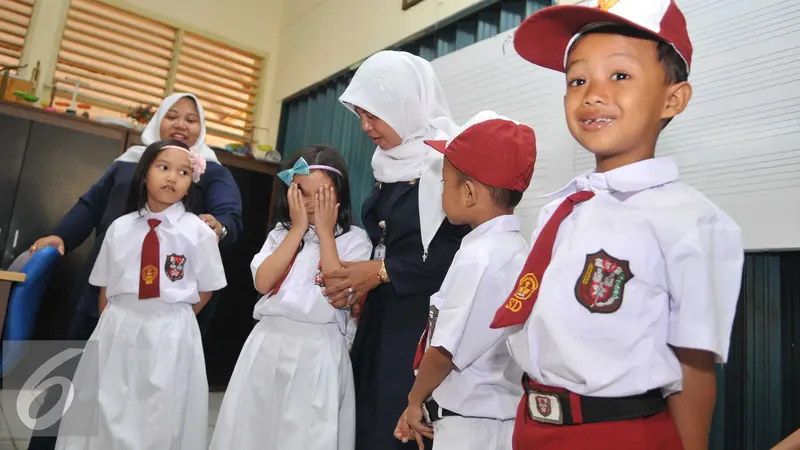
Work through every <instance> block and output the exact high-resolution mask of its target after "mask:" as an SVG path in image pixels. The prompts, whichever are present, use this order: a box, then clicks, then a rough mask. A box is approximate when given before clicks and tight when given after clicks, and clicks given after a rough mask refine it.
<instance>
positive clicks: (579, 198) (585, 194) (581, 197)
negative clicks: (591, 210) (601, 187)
mask: <svg viewBox="0 0 800 450" xmlns="http://www.w3.org/2000/svg"><path fill="white" fill-rule="evenodd" d="M592 197H594V192H592V191H578V192H576V193H574V194H572V195H570V196H569V197H568V198H569V200H570V201H571V202H572V203H574V204H578V203H581V202H585V201H586V200H589V199H590V198H592Z"/></svg>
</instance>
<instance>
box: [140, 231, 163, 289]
mask: <svg viewBox="0 0 800 450" xmlns="http://www.w3.org/2000/svg"><path fill="white" fill-rule="evenodd" d="M160 223H161V221H160V220H158V219H148V220H147V224H148V225H150V231H148V232H147V235H146V236H145V237H144V243H142V266H141V268H142V270H141V272H140V275H141V276H140V277H139V298H140V299H146V298H158V297H160V296H161V289H160V288H159V286H160V283H159V280H160V279H161V277H160V276H159V275H160V274H159V271H158V267H159V265H160V262H159V253H160V251H159V246H158V235H157V234H156V227H157V226H158V225H159V224H160Z"/></svg>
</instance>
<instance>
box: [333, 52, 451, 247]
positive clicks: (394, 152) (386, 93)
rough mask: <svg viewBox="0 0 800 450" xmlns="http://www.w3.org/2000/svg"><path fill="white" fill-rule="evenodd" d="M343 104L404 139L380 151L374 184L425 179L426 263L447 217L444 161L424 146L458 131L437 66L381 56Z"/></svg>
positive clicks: (368, 64)
mask: <svg viewBox="0 0 800 450" xmlns="http://www.w3.org/2000/svg"><path fill="white" fill-rule="evenodd" d="M339 101H340V102H342V104H344V106H346V107H347V108H348V109H349V110H350V111H352V112H353V113H354V114H356V115H358V114H357V113H356V111H355V107H356V106H358V107H359V108H361V109H364V110H365V111H368V112H370V113H371V114H373V115H374V116H376V117H378V118H380V119H381V120H383V121H384V122H386V123H387V124H388V125H389V126H390V127H392V128H393V129H394V131H395V132H396V133H397V134H398V135H400V138H401V139H402V140H403V142H402V144H400V145H398V146H397V147H394V148H392V149H389V150H382V149H381V148H380V147H378V148H376V149H375V153H374V154H373V156H372V171H373V173H374V175H375V179H376V180H378V181H380V182H383V183H397V182H401V181H411V180H415V179H417V178H419V179H420V183H419V184H420V185H419V221H420V230H421V234H422V246H423V252H424V253H423V260H424V259H425V258H426V257H427V254H428V246H429V245H430V243H431V240H433V237H434V236H435V235H436V232H437V231H438V229H439V226H440V225H441V224H442V221H444V218H445V214H444V210H443V209H442V182H441V180H442V162H443V156H442V154H441V153H439V152H437V151H436V150H433V149H432V148H430V147H429V146H428V145H426V144H425V143H424V142H423V141H424V140H427V139H442V140H448V139H450V138H451V137H453V136H455V135H456V133H457V132H458V127H457V126H456V124H455V123H454V122H453V119H452V117H451V116H450V108H449V107H448V105H447V101H446V100H445V98H444V91H442V87H441V85H440V84H439V79H438V78H437V77H436V73H435V72H434V71H433V66H431V64H430V63H429V62H428V61H426V60H425V59H422V58H420V57H418V56H414V55H412V54H410V53H406V52H398V51H391V50H385V51H381V52H378V53H376V54H374V55H372V56H370V57H369V58H367V59H366V60H365V61H364V62H363V63H362V64H361V66H360V67H359V68H358V70H357V71H356V73H355V75H353V79H352V80H351V81H350V84H349V85H348V86H347V89H346V90H345V91H344V93H342V95H341V97H339Z"/></svg>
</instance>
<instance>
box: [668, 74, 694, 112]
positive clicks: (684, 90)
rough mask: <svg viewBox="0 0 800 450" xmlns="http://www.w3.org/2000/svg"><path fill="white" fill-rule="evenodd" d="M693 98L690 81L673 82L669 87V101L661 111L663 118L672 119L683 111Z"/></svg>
mask: <svg viewBox="0 0 800 450" xmlns="http://www.w3.org/2000/svg"><path fill="white" fill-rule="evenodd" d="M691 99H692V85H691V84H689V82H688V81H682V82H680V83H676V84H673V85H671V86H669V87H668V88H667V103H666V105H665V106H664V111H663V112H662V113H661V118H662V119H671V118H673V117H675V116H677V115H678V114H680V113H682V112H683V110H684V109H685V108H686V105H688V104H689V100H691Z"/></svg>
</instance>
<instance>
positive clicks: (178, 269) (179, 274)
mask: <svg viewBox="0 0 800 450" xmlns="http://www.w3.org/2000/svg"><path fill="white" fill-rule="evenodd" d="M185 265H186V257H185V256H183V255H176V254H174V253H173V254H171V255H167V260H166V261H165V262H164V272H166V274H167V278H169V279H170V280H172V281H178V280H180V279H182V278H183V268H184V266H185Z"/></svg>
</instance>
